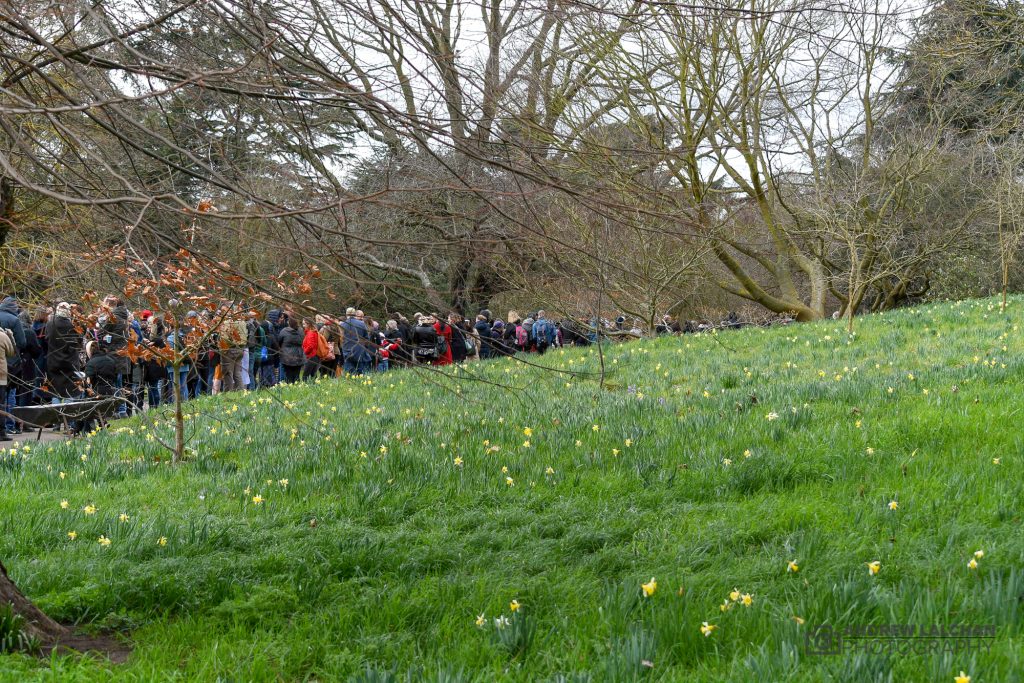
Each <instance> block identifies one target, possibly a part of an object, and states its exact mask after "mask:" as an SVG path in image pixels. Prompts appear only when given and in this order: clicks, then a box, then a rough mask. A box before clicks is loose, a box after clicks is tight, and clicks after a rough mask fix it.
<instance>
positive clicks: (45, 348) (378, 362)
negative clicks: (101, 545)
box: [0, 295, 686, 440]
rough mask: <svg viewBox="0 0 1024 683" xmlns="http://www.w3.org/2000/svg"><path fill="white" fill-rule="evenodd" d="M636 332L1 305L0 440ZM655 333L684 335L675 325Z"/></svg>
mask: <svg viewBox="0 0 1024 683" xmlns="http://www.w3.org/2000/svg"><path fill="white" fill-rule="evenodd" d="M631 331H632V330H631V329H627V326H626V325H625V318H624V317H620V318H618V319H616V320H615V321H614V322H613V321H608V320H604V319H600V320H599V319H591V320H589V321H579V320H572V319H568V318H564V319H561V320H557V321H556V320H553V319H551V317H549V316H548V314H547V313H546V312H545V311H543V310H538V311H535V312H530V313H528V314H527V315H526V316H521V315H520V314H519V313H517V312H515V311H510V312H509V313H508V315H507V316H506V318H505V319H504V320H502V319H500V318H495V317H493V316H492V315H491V312H490V311H489V310H486V309H485V310H481V311H480V312H479V314H477V315H476V316H475V320H468V319H466V318H465V317H464V316H463V315H461V314H459V313H454V312H453V313H450V314H449V315H447V316H440V315H438V314H436V313H416V314H415V315H413V316H412V317H411V318H406V317H405V316H404V315H402V314H401V313H393V314H390V315H389V316H388V318H387V319H386V320H384V321H383V322H381V321H378V320H374V319H372V318H370V317H368V316H366V315H364V313H363V312H362V311H360V310H357V309H355V308H349V309H347V310H346V311H345V315H344V316H339V317H338V318H333V317H331V316H325V315H315V316H311V317H304V316H302V315H300V314H297V313H296V312H295V311H294V310H291V309H288V308H274V309H272V310H269V311H267V312H266V313H265V314H262V313H261V312H260V311H257V310H249V311H239V310H237V309H234V308H232V309H220V310H204V311H201V312H200V311H188V312H187V313H185V314H184V315H183V316H181V318H180V319H175V318H174V317H173V316H172V314H171V313H161V312H156V313H154V312H152V311H150V310H139V311H130V310H129V309H128V308H127V307H126V306H125V304H124V302H123V301H122V300H121V299H120V298H119V297H117V296H113V295H112V296H108V297H106V298H105V299H104V300H103V301H102V304H101V305H100V306H99V307H98V309H97V310H96V311H94V312H91V313H87V312H84V311H82V310H81V308H80V307H79V306H78V305H76V304H71V303H67V302H61V303H58V304H57V305H56V306H54V307H52V308H49V307H39V308H37V309H36V310H35V312H34V314H30V313H29V311H28V310H27V309H25V308H23V307H21V306H20V305H19V303H18V301H17V300H16V299H15V298H14V297H6V298H4V299H3V300H2V301H0V394H2V395H3V396H4V399H5V405H6V410H5V412H6V413H7V415H6V416H4V418H3V419H0V440H9V437H8V433H10V432H18V431H19V430H20V429H21V427H22V426H21V425H20V424H19V423H18V421H17V420H16V419H15V418H14V417H13V416H12V415H11V412H12V409H13V408H14V407H16V406H27V405H34V404H43V403H61V402H67V401H71V400H76V399H83V398H89V397H113V396H118V397H121V398H122V399H123V400H122V403H121V405H120V407H119V415H121V416H127V415H128V414H130V413H133V412H136V411H141V410H144V409H146V408H153V407H157V406H159V405H160V404H161V403H164V402H167V401H169V400H171V399H172V397H173V393H172V392H174V391H175V390H177V391H180V394H181V397H182V398H183V399H189V398H194V397H197V396H201V395H203V394H215V393H221V392H230V391H237V390H242V389H249V390H257V389H263V388H268V387H272V386H274V385H275V384H278V383H282V382H285V383H290V382H298V381H304V380H309V379H312V378H315V377H320V376H335V375H341V374H343V373H346V374H351V375H361V374H365V373H371V372H384V371H387V370H388V369H389V368H392V367H395V366H403V365H412V364H427V365H435V366H443V365H449V364H452V363H464V362H468V361H477V360H485V359H488V358H495V357H501V356H508V355H512V354H515V353H538V354H543V353H545V352H546V351H547V350H548V349H550V348H552V347H559V346H566V345H574V346H584V345H588V344H591V343H593V342H595V341H596V339H597V337H598V335H599V334H605V333H609V334H612V333H616V332H621V333H626V334H629V333H630V332H631ZM657 331H658V332H660V333H665V332H680V331H686V330H682V329H680V327H679V325H678V323H676V322H675V321H673V320H672V319H671V318H669V317H668V316H666V317H665V318H664V319H663V320H661V321H660V322H659V324H658V328H657ZM161 350H171V351H176V352H177V361H176V362H169V361H168V358H169V357H173V356H174V354H173V353H171V354H169V353H161ZM175 368H177V372H178V373H180V374H179V376H178V377H175V376H174V373H175ZM175 380H177V382H175ZM175 385H177V389H175Z"/></svg>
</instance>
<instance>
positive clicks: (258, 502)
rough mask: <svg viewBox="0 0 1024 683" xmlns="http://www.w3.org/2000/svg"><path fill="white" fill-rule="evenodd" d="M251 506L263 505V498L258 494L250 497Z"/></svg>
mask: <svg viewBox="0 0 1024 683" xmlns="http://www.w3.org/2000/svg"><path fill="white" fill-rule="evenodd" d="M252 504H253V505H262V504H263V496H261V495H260V494H258V493H257V494H256V495H255V496H253V497H252Z"/></svg>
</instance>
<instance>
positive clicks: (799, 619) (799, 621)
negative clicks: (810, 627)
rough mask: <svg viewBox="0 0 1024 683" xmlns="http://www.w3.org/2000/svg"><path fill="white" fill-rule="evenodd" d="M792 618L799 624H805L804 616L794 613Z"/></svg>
mask: <svg viewBox="0 0 1024 683" xmlns="http://www.w3.org/2000/svg"><path fill="white" fill-rule="evenodd" d="M790 619H792V620H793V621H795V622H796V625H797V626H803V625H804V619H803V617H798V616H797V615H795V614H794V615H793V616H791V617H790Z"/></svg>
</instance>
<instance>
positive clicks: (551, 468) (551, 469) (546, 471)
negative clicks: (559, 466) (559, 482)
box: [544, 466, 555, 474]
mask: <svg viewBox="0 0 1024 683" xmlns="http://www.w3.org/2000/svg"><path fill="white" fill-rule="evenodd" d="M554 473H555V468H554V467H551V466H548V468H547V469H546V470H544V474H554Z"/></svg>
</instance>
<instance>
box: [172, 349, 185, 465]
mask: <svg viewBox="0 0 1024 683" xmlns="http://www.w3.org/2000/svg"><path fill="white" fill-rule="evenodd" d="M175 334H177V333H175ZM174 341H175V343H177V341H178V338H177V337H175V338H174ZM184 457H185V416H184V415H183V414H182V412H181V368H180V367H178V366H174V454H173V455H172V456H171V462H174V463H177V462H180V461H181V460H182V458H184Z"/></svg>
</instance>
